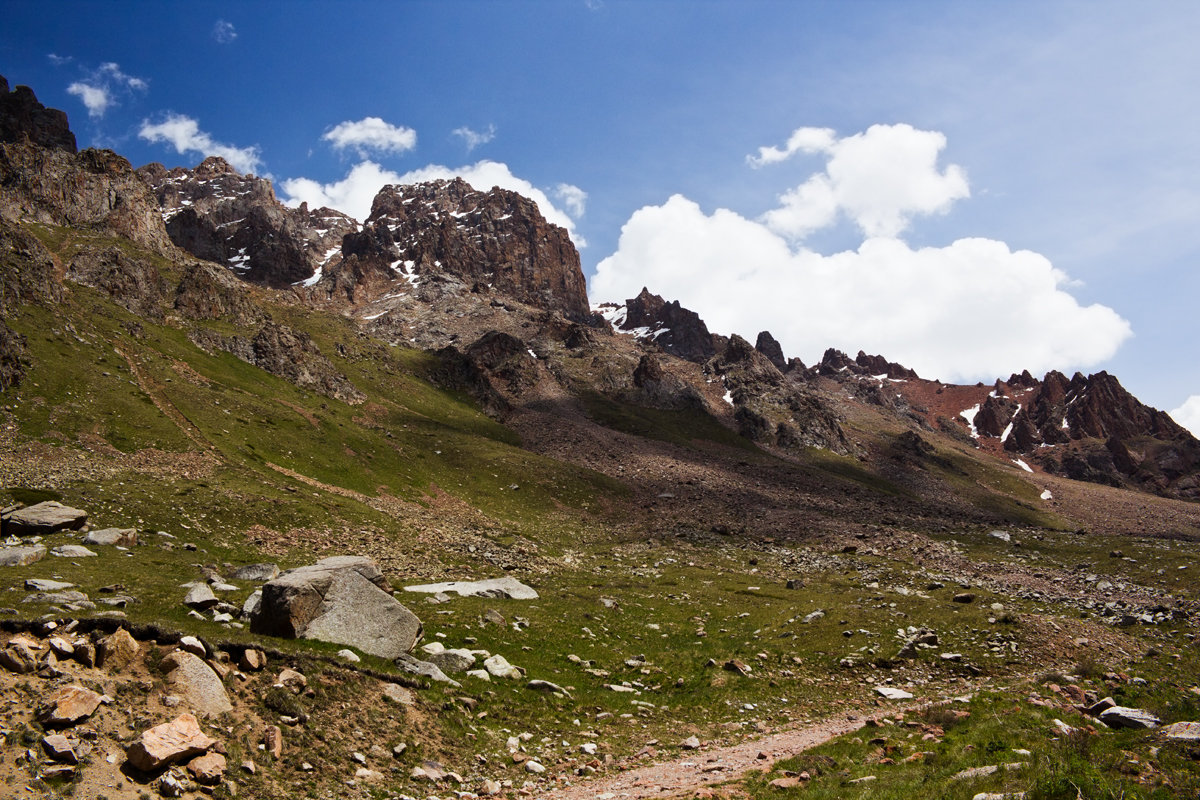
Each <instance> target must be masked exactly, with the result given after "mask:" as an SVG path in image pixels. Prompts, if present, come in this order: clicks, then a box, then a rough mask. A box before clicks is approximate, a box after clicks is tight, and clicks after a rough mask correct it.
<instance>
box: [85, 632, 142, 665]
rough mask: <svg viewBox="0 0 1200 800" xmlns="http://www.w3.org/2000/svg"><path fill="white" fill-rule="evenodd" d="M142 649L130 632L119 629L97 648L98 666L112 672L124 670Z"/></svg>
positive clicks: (102, 640)
mask: <svg viewBox="0 0 1200 800" xmlns="http://www.w3.org/2000/svg"><path fill="white" fill-rule="evenodd" d="M141 649H142V646H141V645H140V644H138V641H137V639H134V638H133V636H131V635H130V633H129V631H127V630H125V629H124V628H117V630H115V631H113V632H112V633H111V634H110V635H108V636H106V637H104V638H103V639H101V640H100V643H99V644H98V645H97V646H96V664H97V666H100V667H103V668H104V669H106V670H109V671H110V672H111V671H114V670H120V669H124V668H125V667H127V666H128V665H129V663H130V662H131V661H133V659H134V658H136V657H137V654H138V652H139V651H140V650H141Z"/></svg>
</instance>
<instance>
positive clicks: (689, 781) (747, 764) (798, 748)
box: [543, 714, 866, 800]
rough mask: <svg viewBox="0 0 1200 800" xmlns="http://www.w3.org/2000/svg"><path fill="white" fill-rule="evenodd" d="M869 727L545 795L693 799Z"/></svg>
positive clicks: (571, 799) (694, 759) (782, 738)
mask: <svg viewBox="0 0 1200 800" xmlns="http://www.w3.org/2000/svg"><path fill="white" fill-rule="evenodd" d="M865 724H866V718H865V717H860V716H858V715H855V714H850V715H843V716H840V717H834V718H831V719H827V720H823V721H821V722H818V723H814V724H812V725H807V726H804V727H801V728H792V729H789V730H786V731H780V732H778V733H773V734H770V735H767V736H764V737H762V738H760V739H753V740H750V741H746V742H742V743H740V744H735V745H730V746H728V747H715V748H711V749H706V748H701V749H699V750H693V751H691V752H684V753H683V754H682V755H680V756H679V757H678V758H675V759H673V760H671V761H667V762H663V763H660V764H650V765H647V766H644V767H637V768H635V769H631V770H629V771H627V772H621V773H618V774H616V775H609V776H606V777H603V778H597V779H596V780H591V781H585V782H580V783H577V784H574V785H572V786H565V787H562V788H559V789H556V790H554V791H552V792H548V793H546V794H545V795H543V796H544V797H545V798H547V800H641V799H642V798H649V797H654V798H667V797H680V796H691V795H693V794H694V793H695V792H697V791H698V790H700V789H703V788H704V787H706V786H714V785H716V784H719V783H724V782H726V781H730V780H734V779H736V778H740V777H741V776H742V775H744V774H745V773H746V772H748V771H750V770H751V769H759V770H764V769H769V768H770V767H771V765H772V764H774V763H775V762H776V761H778V760H780V759H783V758H790V757H791V756H794V755H796V754H797V753H799V752H802V751H804V750H808V749H809V748H812V747H816V746H817V745H819V744H822V743H824V742H827V741H829V740H830V739H833V738H835V737H838V736H841V735H842V734H845V733H850V732H851V731H856V730H858V729H859V728H861V727H863V726H864V725H865Z"/></svg>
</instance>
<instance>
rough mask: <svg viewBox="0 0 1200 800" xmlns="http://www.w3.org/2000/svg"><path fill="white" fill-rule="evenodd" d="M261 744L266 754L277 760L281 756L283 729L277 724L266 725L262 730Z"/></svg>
mask: <svg viewBox="0 0 1200 800" xmlns="http://www.w3.org/2000/svg"><path fill="white" fill-rule="evenodd" d="M263 745H264V746H265V747H266V749H267V755H269V756H271V758H273V759H275V760H276V761H278V760H279V759H280V758H282V757H283V731H282V730H280V728H279V726H278V725H268V726H267V727H266V730H264V731H263Z"/></svg>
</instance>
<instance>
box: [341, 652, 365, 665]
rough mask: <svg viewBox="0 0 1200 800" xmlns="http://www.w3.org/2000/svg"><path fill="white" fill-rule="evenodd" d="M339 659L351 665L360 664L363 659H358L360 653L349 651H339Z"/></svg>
mask: <svg viewBox="0 0 1200 800" xmlns="http://www.w3.org/2000/svg"><path fill="white" fill-rule="evenodd" d="M337 657H338V658H340V659H341V660H342V661H348V662H350V663H351V664H358V663H359V662H361V661H362V659H361V658H359V657H358V653H356V652H354V651H353V650H349V649H343V650H338V651H337Z"/></svg>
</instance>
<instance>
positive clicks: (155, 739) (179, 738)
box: [126, 713, 217, 772]
mask: <svg viewBox="0 0 1200 800" xmlns="http://www.w3.org/2000/svg"><path fill="white" fill-rule="evenodd" d="M216 743H217V742H216V740H215V739H210V738H209V737H207V736H205V735H204V733H203V732H202V731H201V730H200V723H199V722H197V721H196V718H195V717H194V716H192V715H191V714H188V713H184V714H180V715H179V716H178V717H177V718H175V719H174V720H172V721H171V722H164V723H163V724H161V725H155V726H154V727H153V728H150V729H149V730H147V731H144V732H143V733H142V735H141V736H139V737H138V739H137V741H135V742H134V743H133V744H131V745H130V746H129V749H128V751H127V752H126V756H127V758H128V759H129V763H130V764H131V765H132V766H133V767H135V768H136V769H139V770H141V771H143V772H151V771H153V770H156V769H158V768H160V767H163V766H166V765H168V764H174V763H177V762H181V761H188V760H190V759H192V758H194V757H195V756H198V755H202V754H204V753H205V752H207V751H208V749H209V748H210V747H212V746H213V745H215V744H216Z"/></svg>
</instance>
